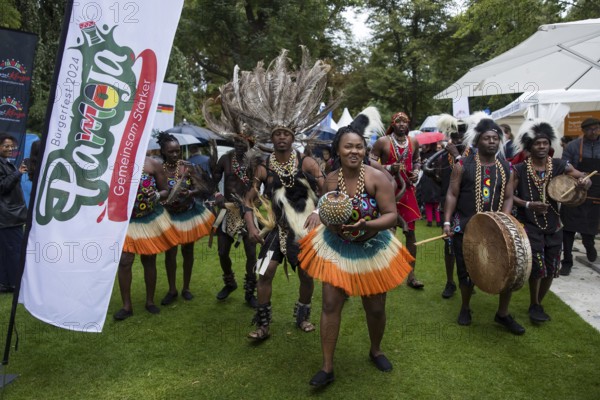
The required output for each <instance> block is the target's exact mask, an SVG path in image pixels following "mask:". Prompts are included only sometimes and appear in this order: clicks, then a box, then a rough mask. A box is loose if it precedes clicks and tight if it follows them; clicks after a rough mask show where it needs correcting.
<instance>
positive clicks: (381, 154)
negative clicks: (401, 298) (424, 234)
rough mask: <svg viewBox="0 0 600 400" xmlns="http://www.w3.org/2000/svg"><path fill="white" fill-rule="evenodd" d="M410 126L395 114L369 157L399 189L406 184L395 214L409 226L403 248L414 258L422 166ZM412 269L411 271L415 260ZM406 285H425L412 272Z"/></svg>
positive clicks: (417, 286) (403, 114) (407, 121)
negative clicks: (389, 176)
mask: <svg viewBox="0 0 600 400" xmlns="http://www.w3.org/2000/svg"><path fill="white" fill-rule="evenodd" d="M409 124H410V119H409V118H408V116H407V115H406V114H405V113H403V112H399V113H396V114H394V116H393V117H392V122H391V124H390V126H389V127H388V129H387V131H386V132H385V136H383V137H380V138H379V139H377V141H376V142H375V145H373V150H371V154H370V157H371V159H373V160H375V161H378V160H379V161H380V162H381V164H382V165H384V166H385V169H386V170H388V171H389V172H390V174H392V176H393V177H394V179H395V180H396V183H397V184H398V185H397V187H398V188H402V187H404V185H402V181H404V182H405V184H406V191H405V192H404V194H403V195H402V196H401V197H400V199H399V200H397V203H396V209H397V210H398V215H399V216H400V217H402V219H404V221H406V223H407V224H408V230H407V231H405V232H404V235H405V236H406V248H407V249H408V251H409V252H410V254H411V255H412V256H413V257H414V258H415V259H416V258H417V246H415V243H416V238H415V221H416V220H418V219H420V218H421V212H420V210H419V205H418V203H417V196H416V189H415V186H414V183H415V182H416V181H417V179H418V176H419V170H420V168H421V164H420V163H419V144H418V143H417V140H416V139H414V138H409V137H408V129H409V128H408V126H409ZM396 191H397V192H398V191H399V189H396ZM396 194H398V193H396ZM412 266H413V270H414V267H415V262H414V261H413V263H412ZM407 285H408V286H410V287H411V288H413V289H421V288H423V286H425V285H424V284H423V283H422V282H420V281H419V280H417V279H416V278H415V276H414V272H411V273H410V275H409V276H408V281H407Z"/></svg>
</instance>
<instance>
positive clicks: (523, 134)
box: [513, 118, 558, 154]
mask: <svg viewBox="0 0 600 400" xmlns="http://www.w3.org/2000/svg"><path fill="white" fill-rule="evenodd" d="M539 138H546V139H548V141H549V142H550V146H552V147H554V148H556V146H557V145H558V140H557V139H558V138H557V135H556V131H555V130H554V127H553V126H552V125H551V124H550V123H549V122H548V121H545V120H543V119H539V118H538V119H534V120H530V121H525V122H523V124H522V125H521V127H520V128H519V133H518V134H517V137H516V139H515V140H514V142H513V147H514V148H515V154H516V153H519V152H521V151H523V150H531V145H532V144H533V142H534V141H535V140H536V139H539Z"/></svg>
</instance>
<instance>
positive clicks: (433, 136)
mask: <svg viewBox="0 0 600 400" xmlns="http://www.w3.org/2000/svg"><path fill="white" fill-rule="evenodd" d="M415 139H417V142H419V144H420V145H424V144H430V143H436V142H439V141H440V140H444V139H446V136H444V134H443V133H442V132H423V133H419V134H418V135H415Z"/></svg>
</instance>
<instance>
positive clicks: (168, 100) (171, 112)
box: [154, 82, 177, 131]
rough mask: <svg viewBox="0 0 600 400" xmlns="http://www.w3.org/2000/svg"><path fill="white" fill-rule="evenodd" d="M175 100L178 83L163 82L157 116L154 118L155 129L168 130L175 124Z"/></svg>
mask: <svg viewBox="0 0 600 400" xmlns="http://www.w3.org/2000/svg"><path fill="white" fill-rule="evenodd" d="M175 100H177V85H176V84H174V83H168V82H165V83H163V86H162V90H161V91H160V97H159V99H158V105H157V107H156V118H154V129H155V130H159V131H166V130H167V129H171V128H172V127H174V126H175Z"/></svg>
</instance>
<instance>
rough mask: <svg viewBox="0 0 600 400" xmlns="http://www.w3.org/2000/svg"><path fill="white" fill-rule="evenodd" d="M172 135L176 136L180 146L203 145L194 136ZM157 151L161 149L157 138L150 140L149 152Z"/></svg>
mask: <svg viewBox="0 0 600 400" xmlns="http://www.w3.org/2000/svg"><path fill="white" fill-rule="evenodd" d="M171 135H173V136H175V139H177V141H178V142H179V145H181V146H187V145H190V144H201V143H202V142H201V141H200V139H198V138H196V137H194V136H192V135H186V134H183V133H171ZM156 149H160V146H159V144H158V141H157V140H156V138H155V137H152V138H151V139H150V142H149V143H148V150H156Z"/></svg>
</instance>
